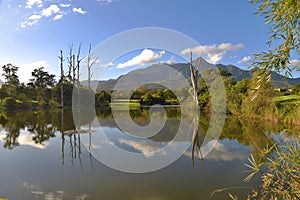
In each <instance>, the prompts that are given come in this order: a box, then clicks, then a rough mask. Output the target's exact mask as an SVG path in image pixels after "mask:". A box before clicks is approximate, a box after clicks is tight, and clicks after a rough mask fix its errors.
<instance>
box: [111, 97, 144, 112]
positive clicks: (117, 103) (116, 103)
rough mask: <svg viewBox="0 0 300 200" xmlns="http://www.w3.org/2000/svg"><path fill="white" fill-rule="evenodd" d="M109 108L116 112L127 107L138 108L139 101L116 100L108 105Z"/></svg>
mask: <svg viewBox="0 0 300 200" xmlns="http://www.w3.org/2000/svg"><path fill="white" fill-rule="evenodd" d="M110 106H111V107H114V108H115V109H118V110H123V109H126V108H127V106H129V107H130V108H134V107H137V108H139V107H140V101H139V100H130V99H117V100H114V101H113V102H111V103H110Z"/></svg>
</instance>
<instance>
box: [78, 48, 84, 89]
mask: <svg viewBox="0 0 300 200" xmlns="http://www.w3.org/2000/svg"><path fill="white" fill-rule="evenodd" d="M80 52H81V43H80V44H79V47H78V51H77V58H76V69H77V87H79V83H80V81H79V69H80V62H81V61H82V59H83V58H80Z"/></svg>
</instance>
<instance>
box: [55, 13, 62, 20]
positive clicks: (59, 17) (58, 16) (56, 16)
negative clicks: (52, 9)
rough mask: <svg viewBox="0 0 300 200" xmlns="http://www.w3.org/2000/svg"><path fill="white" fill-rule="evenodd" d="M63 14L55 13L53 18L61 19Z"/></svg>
mask: <svg viewBox="0 0 300 200" xmlns="http://www.w3.org/2000/svg"><path fill="white" fill-rule="evenodd" d="M63 16H64V15H63V14H58V15H55V17H53V20H59V19H61V18H62V17H63Z"/></svg>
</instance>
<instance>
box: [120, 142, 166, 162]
mask: <svg viewBox="0 0 300 200" xmlns="http://www.w3.org/2000/svg"><path fill="white" fill-rule="evenodd" d="M118 142H119V143H120V144H126V145H128V146H130V147H132V148H134V149H135V150H137V151H139V152H141V153H142V154H143V155H144V156H145V157H147V158H149V157H151V156H154V155H155V154H156V153H160V154H162V155H166V154H167V153H166V152H165V151H163V150H162V149H161V148H160V146H158V145H154V144H149V143H148V142H139V141H134V140H127V139H119V140H118Z"/></svg>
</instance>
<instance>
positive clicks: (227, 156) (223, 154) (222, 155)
mask: <svg viewBox="0 0 300 200" xmlns="http://www.w3.org/2000/svg"><path fill="white" fill-rule="evenodd" d="M232 147H234V146H232ZM209 149H211V151H208V150H209ZM203 152H208V154H207V155H206V156H205V157H204V159H208V160H222V161H233V160H245V159H246V158H247V156H246V155H245V153H243V152H240V149H239V148H238V147H234V148H230V149H229V148H228V147H227V146H225V145H224V144H222V143H221V142H215V141H214V140H212V141H209V142H208V143H207V144H206V145H204V146H203V147H201V152H200V151H199V152H198V155H197V156H198V157H199V158H202V153H203ZM185 155H186V156H191V155H192V152H190V151H187V152H185Z"/></svg>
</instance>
